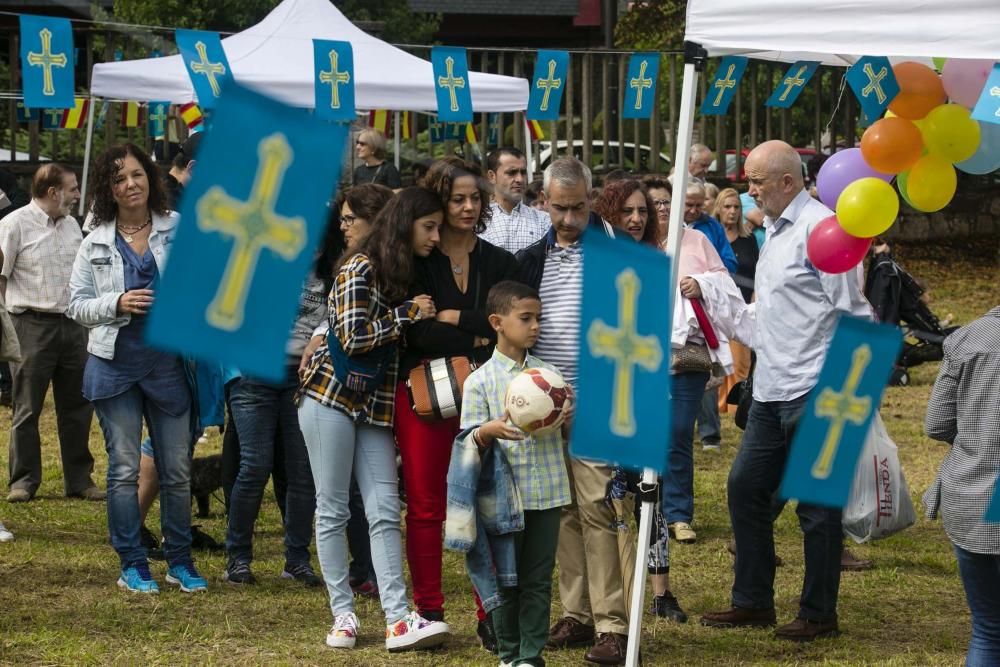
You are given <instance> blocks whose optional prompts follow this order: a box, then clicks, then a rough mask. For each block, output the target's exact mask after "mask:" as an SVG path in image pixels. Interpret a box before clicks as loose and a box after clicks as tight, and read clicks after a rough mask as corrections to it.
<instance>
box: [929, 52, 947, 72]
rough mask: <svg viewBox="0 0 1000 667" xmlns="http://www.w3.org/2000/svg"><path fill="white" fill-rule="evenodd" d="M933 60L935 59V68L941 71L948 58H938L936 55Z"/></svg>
mask: <svg viewBox="0 0 1000 667" xmlns="http://www.w3.org/2000/svg"><path fill="white" fill-rule="evenodd" d="M932 60H934V69H936V70H937V71H938V72H940V71H941V70H943V69H944V61H945V60H947V58H938V57H937V56H935V57H934V58H933V59H932Z"/></svg>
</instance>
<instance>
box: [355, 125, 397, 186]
mask: <svg viewBox="0 0 1000 667" xmlns="http://www.w3.org/2000/svg"><path fill="white" fill-rule="evenodd" d="M385 148H386V141H385V135H383V134H382V133H381V132H379V131H378V130H374V129H371V128H369V129H367V130H362V131H361V133H360V134H358V138H357V140H356V141H355V142H354V155H355V157H357V159H358V160H360V161H361V164H360V165H359V166H358V167H356V168H355V169H354V180H353V181H352V183H353V184H354V185H361V184H362V183H377V184H378V185H384V186H386V187H389V188H392V189H393V190H396V189H398V188H400V187H401V186H402V180H401V179H400V177H399V170H398V169H396V165H394V164H392V163H391V162H387V161H386V159H385Z"/></svg>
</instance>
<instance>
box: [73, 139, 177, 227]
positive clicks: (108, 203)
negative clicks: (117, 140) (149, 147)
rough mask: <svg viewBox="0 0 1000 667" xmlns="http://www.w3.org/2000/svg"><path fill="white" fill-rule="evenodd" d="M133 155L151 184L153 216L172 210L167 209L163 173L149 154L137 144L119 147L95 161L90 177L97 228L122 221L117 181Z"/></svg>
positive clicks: (150, 201)
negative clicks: (116, 198)
mask: <svg viewBox="0 0 1000 667" xmlns="http://www.w3.org/2000/svg"><path fill="white" fill-rule="evenodd" d="M129 155H131V156H132V157H134V158H135V159H136V160H138V161H139V164H140V165H142V169H143V171H145V172H146V181H148V183H149V197H148V198H147V200H146V206H147V207H148V208H149V211H150V213H153V214H155V215H166V214H167V211H168V210H169V208H170V207H169V206H168V205H167V193H166V191H165V190H164V188H163V179H162V178H160V171H159V169H157V168H156V165H155V164H153V161H152V160H150V159H149V156H148V155H146V153H145V151H143V150H142V149H141V148H139V147H138V146H136V145H135V144H130V143H127V144H118V145H117V146H112V147H110V148H108V149H107V150H106V151H104V152H103V153H101V155H99V156H98V157H97V159H96V160H94V172H93V174H92V175H91V177H90V192H91V193H92V195H91V198H90V201H91V207H92V209H93V211H94V223H95V224H103V223H107V222H111V221H113V220H115V219H116V218H117V217H118V202H116V201H115V193H114V187H115V177H116V176H117V175H118V172H120V171H121V170H122V166H123V164H124V162H125V158H126V157H127V156H129Z"/></svg>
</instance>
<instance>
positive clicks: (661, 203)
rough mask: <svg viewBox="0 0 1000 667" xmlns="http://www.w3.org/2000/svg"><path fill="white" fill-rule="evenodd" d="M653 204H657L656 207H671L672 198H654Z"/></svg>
mask: <svg viewBox="0 0 1000 667" xmlns="http://www.w3.org/2000/svg"><path fill="white" fill-rule="evenodd" d="M653 206H655V207H656V208H670V200H669V199H654V200H653Z"/></svg>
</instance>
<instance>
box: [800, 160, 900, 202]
mask: <svg viewBox="0 0 1000 667" xmlns="http://www.w3.org/2000/svg"><path fill="white" fill-rule="evenodd" d="M870 177H874V178H881V179H882V180H883V181H885V182H886V183H891V182H892V174H883V173H881V172H878V171H875V170H874V169H872V168H871V167H869V166H868V163H867V162H865V157H864V155H862V154H861V149H860V148H848V149H847V150H843V151H837V152H836V153H834V154H833V155H831V156H830V157H828V158H827V159H826V162H824V163H823V166H822V167H820V168H819V173H818V174H816V192H817V193H819V200H820V201H821V202H823V203H824V204H826V205H827V206H828V207H829V208H837V199H838V198H840V193H841V192H843V191H844V188H846V187H847V186H848V185H850V184H851V183H853V182H854V181H856V180H858V179H860V178H870Z"/></svg>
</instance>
